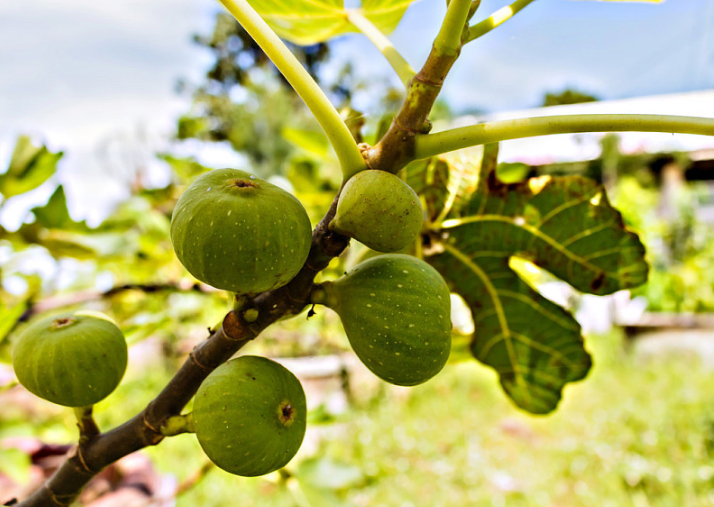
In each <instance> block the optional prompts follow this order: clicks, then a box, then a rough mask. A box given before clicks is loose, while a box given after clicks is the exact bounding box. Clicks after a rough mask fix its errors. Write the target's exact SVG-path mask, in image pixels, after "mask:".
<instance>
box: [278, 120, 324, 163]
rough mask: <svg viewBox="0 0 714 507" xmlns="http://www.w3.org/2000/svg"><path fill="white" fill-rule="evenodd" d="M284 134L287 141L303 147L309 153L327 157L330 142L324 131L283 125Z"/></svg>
mask: <svg viewBox="0 0 714 507" xmlns="http://www.w3.org/2000/svg"><path fill="white" fill-rule="evenodd" d="M282 135H283V137H284V138H285V140H286V141H288V142H290V143H292V144H294V145H295V146H296V147H298V148H302V149H303V150H305V151H307V152H308V153H312V154H313V155H316V156H317V157H319V158H325V157H327V153H328V151H329V148H330V144H329V141H328V140H327V137H325V134H323V133H322V132H318V131H316V130H307V129H299V128H290V127H283V129H282Z"/></svg>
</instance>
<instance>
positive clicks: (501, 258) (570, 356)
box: [410, 150, 647, 414]
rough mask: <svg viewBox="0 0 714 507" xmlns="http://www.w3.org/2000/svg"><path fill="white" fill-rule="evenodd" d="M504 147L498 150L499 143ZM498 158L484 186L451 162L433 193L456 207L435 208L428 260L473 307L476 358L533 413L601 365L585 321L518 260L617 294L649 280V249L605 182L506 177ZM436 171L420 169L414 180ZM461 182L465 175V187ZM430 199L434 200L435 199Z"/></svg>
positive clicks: (487, 163)
mask: <svg viewBox="0 0 714 507" xmlns="http://www.w3.org/2000/svg"><path fill="white" fill-rule="evenodd" d="M492 151H493V152H495V150H492ZM493 160H494V157H492V156H491V157H483V155H482V156H481V159H480V160H479V164H477V167H471V169H472V171H473V170H474V169H476V172H478V165H480V166H481V167H483V168H485V169H486V170H485V171H483V172H481V177H480V180H479V182H478V186H477V187H476V188H475V189H473V187H472V185H464V184H463V178H464V177H465V176H464V171H465V169H468V167H466V166H465V167H461V168H460V167H459V166H458V164H454V162H453V160H451V161H448V160H442V161H441V162H442V163H443V164H444V165H442V166H440V165H438V164H437V165H436V166H434V165H433V164H435V162H434V161H432V162H431V164H432V167H437V169H438V168H439V167H440V169H438V170H434V171H432V173H431V176H434V175H440V176H439V177H438V178H436V179H434V180H433V181H434V186H433V187H432V188H430V189H429V191H428V192H427V191H426V190H425V189H426V186H425V187H424V189H423V194H424V195H425V196H429V195H430V194H429V192H431V199H432V200H434V202H438V205H439V206H441V205H446V206H447V208H448V209H447V208H445V209H444V210H442V211H441V212H440V217H441V220H434V218H433V216H434V213H435V211H436V210H437V209H438V207H437V206H435V207H434V210H433V211H432V210H429V206H427V210H428V211H429V214H430V217H429V218H430V219H431V222H430V223H429V227H430V228H431V234H430V238H431V240H432V245H431V251H432V253H433V255H432V256H431V257H428V259H427V260H428V261H429V262H430V263H432V264H433V265H434V266H435V267H436V268H437V269H438V270H439V271H440V272H441V274H442V275H443V276H444V278H445V279H446V280H447V282H448V283H449V284H450V286H451V288H452V290H453V291H454V292H456V293H458V294H460V295H461V296H462V297H463V299H464V300H465V301H466V303H467V304H468V306H469V308H470V309H471V311H472V313H473V318H474V324H475V333H474V337H473V340H472V343H471V351H472V353H473V355H474V356H475V357H476V358H477V359H478V360H479V361H481V362H483V363H485V364H487V365H489V366H491V367H492V368H494V369H495V370H496V371H497V372H498V374H499V376H500V378H501V384H502V385H503V387H504V389H505V391H506V393H507V394H508V395H509V396H510V397H511V398H512V399H513V401H514V402H515V403H516V405H518V406H519V407H521V408H522V409H524V410H527V411H529V412H532V413H539V414H542V413H548V412H550V411H552V410H554V409H555V408H556V406H557V404H558V402H559V400H560V398H561V395H562V389H563V387H564V386H565V385H566V384H567V383H568V382H573V381H575V380H579V379H582V378H583V377H584V376H585V375H586V374H587V372H588V370H589V369H590V366H591V360H590V356H589V355H588V353H587V352H586V351H585V348H584V346H583V340H582V337H581V335H580V326H579V325H578V323H577V322H576V321H575V320H574V319H573V317H572V316H571V315H570V314H569V313H568V312H567V311H565V310H564V309H562V308H561V307H559V306H557V305H555V304H553V303H552V302H550V301H548V300H547V299H545V298H544V297H542V296H541V295H540V294H539V293H538V292H536V291H535V290H534V289H532V288H531V287H530V286H529V285H528V284H527V283H525V282H524V281H523V280H521V279H520V278H519V277H518V275H517V274H516V273H515V272H514V271H513V270H512V269H511V267H510V266H509V261H510V259H511V257H519V258H522V259H526V260H528V261H530V262H532V263H534V264H535V265H537V266H539V267H541V268H543V269H545V270H547V271H550V272H551V273H553V274H554V275H556V276H558V277H559V278H561V279H563V280H565V281H567V282H568V283H570V284H571V285H572V286H574V287H575V288H576V289H578V290H580V291H582V292H587V293H592V294H609V293H612V292H615V291H617V290H621V289H625V288H629V287H634V286H637V285H639V284H641V283H643V282H644V281H645V280H646V277H647V264H646V263H645V261H644V247H643V246H642V244H641V243H640V241H639V239H638V238H637V236H636V235H635V234H633V233H632V232H630V231H628V230H627V229H626V228H625V226H624V224H623V222H622V218H621V216H620V214H619V212H617V211H616V210H615V209H614V208H612V206H611V205H610V203H609V201H608V199H607V196H606V194H605V191H604V189H603V188H602V187H601V186H600V185H598V184H597V183H595V182H594V181H592V180H589V179H586V178H582V177H558V178H551V177H541V178H532V179H529V180H526V181H524V182H520V183H514V184H504V183H502V182H500V181H499V180H498V179H497V178H496V172H495V170H494V169H493ZM420 175H421V177H423V176H424V175H429V171H428V170H427V169H424V168H422V169H421V170H420V169H419V168H418V167H417V168H416V169H415V170H414V173H413V174H412V176H411V178H410V182H412V184H417V183H418V182H419V181H420V178H421V177H420ZM455 181H459V182H461V183H460V184H459V185H458V186H457V185H455V183H454V182H455ZM426 201H427V204H429V202H430V200H429V198H427V199H426Z"/></svg>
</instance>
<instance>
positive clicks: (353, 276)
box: [316, 254, 451, 386]
mask: <svg viewBox="0 0 714 507" xmlns="http://www.w3.org/2000/svg"><path fill="white" fill-rule="evenodd" d="M322 287H323V288H324V290H325V293H324V295H325V298H324V304H325V305H326V306H328V307H330V308H332V309H333V310H335V311H336V312H337V314H338V315H339V316H340V320H342V325H343V326H344V328H345V333H346V334H347V338H348V339H349V341H350V344H351V345H352V349H353V350H354V351H355V353H356V354H357V357H359V359H360V360H361V361H362V362H363V363H364V364H365V365H366V366H367V368H369V369H370V370H371V371H372V372H373V373H374V374H375V375H377V376H378V377H379V378H381V379H382V380H386V381H387V382H390V383H392V384H397V385H402V386H412V385H417V384H421V383H422V382H426V381H427V380H429V379H430V378H431V377H433V376H434V375H436V374H437V373H439V371H441V369H442V368H443V367H444V364H446V360H447V359H448V357H449V352H450V350H451V299H450V296H449V288H448V287H447V285H446V283H445V282H444V279H443V278H442V277H441V275H440V274H439V273H438V271H436V270H435V269H434V268H433V267H431V266H430V265H429V264H427V263H426V262H424V261H422V260H420V259H417V258H416V257H412V256H409V255H402V254H385V255H380V256H378V257H374V258H372V259H369V260H367V261H364V262H362V263H360V264H358V265H357V266H355V267H354V268H353V269H352V270H351V271H350V272H349V273H347V274H346V275H345V276H343V277H342V278H339V279H338V280H336V281H334V282H325V283H324V284H323V285H322ZM316 300H317V301H320V298H319V295H318V297H317V298H316Z"/></svg>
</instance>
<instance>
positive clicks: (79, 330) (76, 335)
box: [12, 311, 127, 407]
mask: <svg viewBox="0 0 714 507" xmlns="http://www.w3.org/2000/svg"><path fill="white" fill-rule="evenodd" d="M12 364H13V368H14V369H15V374H16V375H17V379H18V380H19V381H20V384H22V385H23V386H25V388H26V389H27V390H28V391H30V392H31V393H33V394H35V395H37V396H39V397H40V398H43V399H45V400H48V401H51V402H53V403H57V404H58V405H64V406H66V407H86V406H90V405H93V404H95V403H97V402H99V401H101V400H103V399H104V398H106V397H107V396H109V394H110V393H111V392H112V391H114V389H115V388H116V387H117V386H118V385H119V382H121V379H122V377H123V376H124V372H125V371H126V365H127V346H126V340H125V339H124V335H123V334H122V332H121V330H120V329H119V328H118V327H117V325H116V324H115V323H114V322H113V321H112V320H111V319H110V318H109V317H107V316H106V315H102V314H100V313H97V312H89V311H79V312H74V313H65V314H62V315H56V316H54V317H47V318H44V319H41V320H39V321H37V322H35V323H33V324H31V325H30V326H29V327H27V329H25V331H24V332H23V333H22V334H21V335H20V336H19V338H18V339H17V341H16V342H15V344H14V347H13V355H12Z"/></svg>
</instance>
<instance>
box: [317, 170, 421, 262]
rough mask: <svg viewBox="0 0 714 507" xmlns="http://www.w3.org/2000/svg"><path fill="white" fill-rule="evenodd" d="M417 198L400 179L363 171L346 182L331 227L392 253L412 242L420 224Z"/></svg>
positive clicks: (419, 228)
mask: <svg viewBox="0 0 714 507" xmlns="http://www.w3.org/2000/svg"><path fill="white" fill-rule="evenodd" d="M423 220H424V218H423V211H422V207H421V202H420V201H419V196H417V195H416V193H415V192H414V190H412V189H411V187H410V186H409V185H407V184H406V183H404V182H403V181H402V180H401V179H400V178H399V177H397V176H395V175H393V174H391V173H388V172H385V171H373V170H368V171H362V172H359V173H357V174H355V175H354V176H352V178H350V179H349V180H348V181H347V183H345V186H344V188H343V189H342V193H341V194H340V198H339V200H338V201H337V212H336V214H335V218H334V219H333V220H332V222H330V228H331V229H332V230H334V231H335V232H338V233H340V234H344V235H345V236H349V237H351V238H354V239H356V240H357V241H359V242H360V243H364V244H365V245H367V246H368V247H370V248H371V249H373V250H377V251H378V252H395V251H397V250H401V249H402V248H404V247H406V246H407V245H409V243H411V242H412V241H414V239H415V238H416V237H417V235H418V234H419V231H420V230H421V226H422V222H423Z"/></svg>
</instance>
